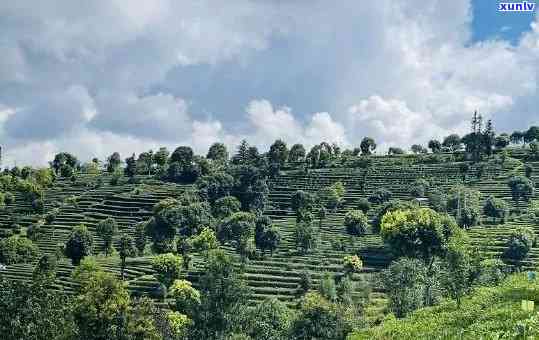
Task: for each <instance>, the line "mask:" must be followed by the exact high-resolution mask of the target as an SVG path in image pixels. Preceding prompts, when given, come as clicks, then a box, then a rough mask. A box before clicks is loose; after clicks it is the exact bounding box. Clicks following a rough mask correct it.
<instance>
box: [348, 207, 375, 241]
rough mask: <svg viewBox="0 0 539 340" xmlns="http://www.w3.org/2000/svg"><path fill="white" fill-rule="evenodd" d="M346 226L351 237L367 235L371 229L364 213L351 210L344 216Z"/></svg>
mask: <svg viewBox="0 0 539 340" xmlns="http://www.w3.org/2000/svg"><path fill="white" fill-rule="evenodd" d="M343 224H344V226H345V227H346V231H347V232H348V234H350V235H355V236H361V235H365V234H366V233H367V231H368V228H369V221H368V220H367V217H366V216H365V214H363V212H361V211H359V210H351V211H349V212H347V213H346V215H344V223H343Z"/></svg>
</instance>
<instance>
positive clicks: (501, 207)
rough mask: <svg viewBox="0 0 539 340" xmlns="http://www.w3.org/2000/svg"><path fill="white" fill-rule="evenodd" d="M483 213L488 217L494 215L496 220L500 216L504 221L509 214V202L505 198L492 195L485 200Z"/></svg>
mask: <svg viewBox="0 0 539 340" xmlns="http://www.w3.org/2000/svg"><path fill="white" fill-rule="evenodd" d="M483 213H484V214H485V215H486V216H488V217H492V218H493V219H494V221H496V219H497V218H499V219H501V221H502V223H503V222H504V221H505V218H506V216H507V214H508V208H507V204H506V203H505V201H504V200H502V199H500V198H496V197H494V196H490V197H489V198H488V199H487V200H486V201H485V205H484V206H483Z"/></svg>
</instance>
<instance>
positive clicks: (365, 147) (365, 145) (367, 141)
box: [359, 137, 376, 155]
mask: <svg viewBox="0 0 539 340" xmlns="http://www.w3.org/2000/svg"><path fill="white" fill-rule="evenodd" d="M359 147H360V148H361V153H362V154H363V155H370V154H372V152H373V151H374V150H375V149H376V143H375V142H374V139H372V138H371V137H365V138H363V139H362V140H361V144H360V145H359Z"/></svg>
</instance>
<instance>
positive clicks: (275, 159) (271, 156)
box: [268, 139, 288, 167]
mask: <svg viewBox="0 0 539 340" xmlns="http://www.w3.org/2000/svg"><path fill="white" fill-rule="evenodd" d="M287 159H288V148H287V147H286V143H285V142H283V141H282V140H280V139H278V140H276V141H275V142H274V143H273V144H272V145H271V146H270V149H269V152H268V160H269V162H270V164H277V165H278V166H279V167H282V166H284V164H285V163H286V161H287Z"/></svg>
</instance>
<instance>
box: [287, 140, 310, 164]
mask: <svg viewBox="0 0 539 340" xmlns="http://www.w3.org/2000/svg"><path fill="white" fill-rule="evenodd" d="M305 153H306V151H305V147H303V145H301V144H294V145H292V147H291V148H290V152H289V153H288V161H289V162H290V163H299V162H303V161H304V160H305Z"/></svg>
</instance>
